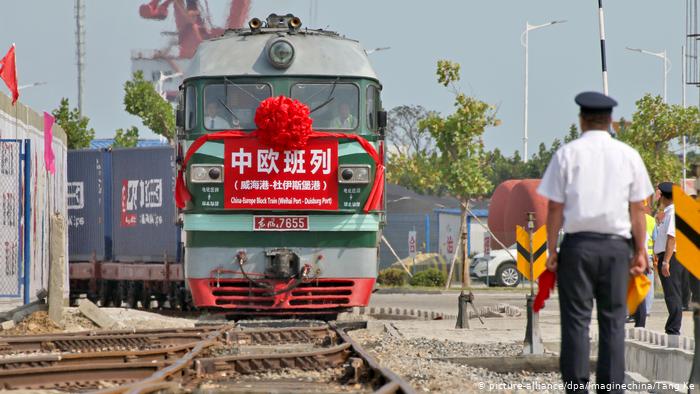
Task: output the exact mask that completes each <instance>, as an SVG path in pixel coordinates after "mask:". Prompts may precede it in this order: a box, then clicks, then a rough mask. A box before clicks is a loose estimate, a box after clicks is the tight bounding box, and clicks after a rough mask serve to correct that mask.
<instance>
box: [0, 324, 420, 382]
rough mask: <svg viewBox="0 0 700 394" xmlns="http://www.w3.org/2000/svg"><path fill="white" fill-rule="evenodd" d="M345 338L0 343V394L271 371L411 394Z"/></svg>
mask: <svg viewBox="0 0 700 394" xmlns="http://www.w3.org/2000/svg"><path fill="white" fill-rule="evenodd" d="M345 331H346V328H345V327H342V326H341V327H338V326H336V325H335V324H334V323H331V324H329V325H326V324H324V325H320V326H308V327H307V326H292V327H259V326H256V327H244V326H233V325H220V326H216V327H213V326H206V327H197V328H191V329H179V330H178V329H172V330H139V331H128V330H119V331H103V332H83V333H74V334H53V335H34V336H27V337H0V344H3V345H4V346H5V347H4V349H5V350H7V349H9V351H8V354H5V355H3V356H0V382H1V383H0V389H30V390H41V389H58V390H80V391H86V390H98V391H97V392H98V393H101V394H121V393H154V392H178V391H180V390H182V389H193V388H195V387H196V386H197V385H198V384H200V383H203V382H214V383H216V382H224V381H227V380H231V379H236V378H243V377H245V376H247V375H255V374H261V373H268V372H270V371H282V370H301V371H311V370H315V371H323V370H331V369H332V370H336V371H345V372H343V377H342V382H343V384H345V383H349V384H353V385H355V384H361V385H362V386H364V387H366V388H367V389H372V390H375V392H376V393H413V392H414V390H413V389H412V388H411V386H410V385H409V384H408V383H407V382H405V381H404V380H402V379H401V378H400V377H398V376H397V375H396V374H394V373H393V372H391V371H390V370H388V369H386V368H384V367H382V366H380V365H379V363H378V362H377V361H376V360H375V359H374V358H373V357H372V356H371V355H369V354H368V353H367V352H366V351H365V350H364V349H362V347H361V346H360V345H359V344H358V343H357V342H355V341H354V340H353V339H352V338H351V337H350V336H349V335H348V334H347V333H346V332H345ZM155 338H158V339H159V340H157V341H156V340H155ZM65 349H67V350H65ZM86 349H90V350H86ZM56 350H60V353H56V352H55V351H56ZM27 351H32V352H39V353H37V354H30V355H25V354H23V352H27ZM341 367H343V369H338V368H341ZM262 380H264V379H262ZM319 384H324V382H319Z"/></svg>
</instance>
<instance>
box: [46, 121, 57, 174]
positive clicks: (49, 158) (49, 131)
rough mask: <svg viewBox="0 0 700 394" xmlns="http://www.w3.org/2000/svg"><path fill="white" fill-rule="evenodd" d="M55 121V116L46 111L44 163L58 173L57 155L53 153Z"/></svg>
mask: <svg viewBox="0 0 700 394" xmlns="http://www.w3.org/2000/svg"><path fill="white" fill-rule="evenodd" d="M53 122H54V117H53V116H51V114H49V113H48V112H44V163H45V164H46V169H47V170H48V171H49V172H50V173H51V174H55V173H56V164H55V161H56V156H55V155H54V153H53V145H51V144H52V143H53Z"/></svg>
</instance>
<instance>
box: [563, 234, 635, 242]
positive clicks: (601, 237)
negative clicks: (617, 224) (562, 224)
mask: <svg viewBox="0 0 700 394" xmlns="http://www.w3.org/2000/svg"><path fill="white" fill-rule="evenodd" d="M564 237H566V239H570V240H572V241H574V240H597V241H601V240H611V241H623V242H630V241H631V239H630V238H625V237H623V236H622V235H617V234H601V233H592V232H588V231H582V232H579V233H566V234H565V235H564Z"/></svg>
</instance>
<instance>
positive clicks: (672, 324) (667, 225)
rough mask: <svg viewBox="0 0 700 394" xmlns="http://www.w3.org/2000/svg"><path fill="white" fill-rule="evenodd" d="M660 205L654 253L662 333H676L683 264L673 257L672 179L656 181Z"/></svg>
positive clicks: (679, 315) (674, 248) (673, 216)
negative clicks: (663, 319) (663, 304)
mask: <svg viewBox="0 0 700 394" xmlns="http://www.w3.org/2000/svg"><path fill="white" fill-rule="evenodd" d="M659 191H660V192H661V199H660V200H661V206H662V207H663V209H664V218H663V220H662V221H661V223H659V226H658V233H657V235H656V242H655V243H654V253H655V254H656V256H657V257H658V259H659V263H658V269H659V273H660V275H659V279H660V280H661V287H663V289H664V301H666V309H668V319H667V320H666V327H665V330H666V334H669V335H680V333H681V319H682V318H683V309H682V308H683V303H682V297H681V296H682V292H683V289H682V284H683V275H684V274H685V272H686V269H685V267H683V265H681V263H679V262H678V260H676V212H675V209H674V207H673V183H671V182H662V183H660V184H659Z"/></svg>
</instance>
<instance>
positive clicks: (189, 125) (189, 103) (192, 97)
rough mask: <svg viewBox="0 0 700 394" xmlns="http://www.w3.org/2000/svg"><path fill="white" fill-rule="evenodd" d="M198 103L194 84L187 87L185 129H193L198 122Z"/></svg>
mask: <svg viewBox="0 0 700 394" xmlns="http://www.w3.org/2000/svg"><path fill="white" fill-rule="evenodd" d="M196 104H197V100H196V93H195V90H194V86H188V87H187V88H186V89H185V130H192V129H193V128H194V126H195V124H196V119H197V118H196V116H195V108H196V107H197V106H196Z"/></svg>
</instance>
